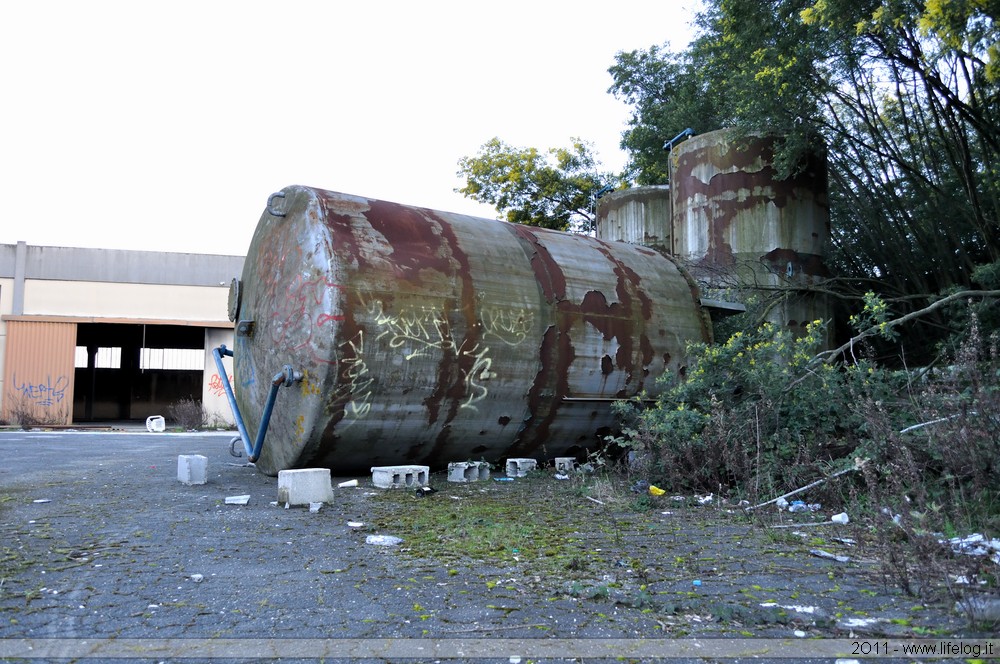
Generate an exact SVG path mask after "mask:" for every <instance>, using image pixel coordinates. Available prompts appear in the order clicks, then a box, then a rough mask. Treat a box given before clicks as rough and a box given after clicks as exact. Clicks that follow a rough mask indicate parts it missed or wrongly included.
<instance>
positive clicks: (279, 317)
mask: <svg viewBox="0 0 1000 664" xmlns="http://www.w3.org/2000/svg"><path fill="white" fill-rule="evenodd" d="M339 288H341V286H339V285H338V284H335V283H333V282H332V281H330V280H329V279H327V278H326V277H323V276H315V277H312V278H305V277H303V276H301V275H298V276H296V278H295V279H293V280H292V282H291V283H290V284H289V285H288V288H287V291H286V292H285V294H284V295H283V296H281V297H278V298H277V299H276V300H275V308H274V313H273V314H272V320H271V325H270V326H269V329H270V332H271V342H272V343H273V344H274V346H275V347H276V348H282V349H288V350H289V351H290V352H291V353H292V354H296V353H298V352H301V351H304V352H306V353H307V354H308V355H309V357H311V358H312V359H313V360H315V361H316V362H319V363H322V364H334V363H335V362H336V360H335V359H332V358H330V357H328V356H327V355H326V354H325V353H324V352H323V349H322V347H321V345H322V343H323V341H324V340H325V339H328V338H329V335H328V334H323V333H322V332H323V327H324V326H326V325H329V324H330V323H335V322H339V321H342V320H343V319H344V317H343V316H342V315H339V314H333V313H330V310H331V309H333V303H332V302H331V301H330V297H329V294H330V292H331V291H332V290H336V289H339ZM293 340H294V341H298V343H294V344H293V343H292V342H293Z"/></svg>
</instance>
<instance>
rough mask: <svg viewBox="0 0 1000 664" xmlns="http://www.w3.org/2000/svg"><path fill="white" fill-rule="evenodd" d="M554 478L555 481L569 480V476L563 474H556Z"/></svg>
mask: <svg viewBox="0 0 1000 664" xmlns="http://www.w3.org/2000/svg"><path fill="white" fill-rule="evenodd" d="M554 477H555V478H556V479H557V480H568V479H569V475H566V474H564V473H556V474H555V475H554Z"/></svg>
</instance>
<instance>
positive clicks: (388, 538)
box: [365, 535, 403, 546]
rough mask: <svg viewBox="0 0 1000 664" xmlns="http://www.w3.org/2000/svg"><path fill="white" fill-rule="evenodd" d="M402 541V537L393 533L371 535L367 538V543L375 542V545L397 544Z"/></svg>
mask: <svg viewBox="0 0 1000 664" xmlns="http://www.w3.org/2000/svg"><path fill="white" fill-rule="evenodd" d="M402 541H403V538H402V537H395V536H393V535H369V536H368V537H366V538H365V544H374V545H375V546H396V545H397V544H399V543H401V542H402Z"/></svg>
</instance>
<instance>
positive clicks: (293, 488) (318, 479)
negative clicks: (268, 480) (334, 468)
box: [278, 468, 333, 505]
mask: <svg viewBox="0 0 1000 664" xmlns="http://www.w3.org/2000/svg"><path fill="white" fill-rule="evenodd" d="M332 502H333V482H332V481H331V480H330V471H329V469H327V468H300V469H297V470H279V471H278V504H279V505H284V504H287V505H308V504H309V503H332Z"/></svg>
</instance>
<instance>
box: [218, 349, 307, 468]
mask: <svg viewBox="0 0 1000 664" xmlns="http://www.w3.org/2000/svg"><path fill="white" fill-rule="evenodd" d="M223 355H225V356H226V357H232V356H233V351H231V350H229V349H228V348H226V345H225V344H222V345H221V346H219V347H218V348H216V349H215V350H213V351H212V356H213V357H214V358H215V366H216V367H218V369H219V376H220V377H221V378H222V387H223V389H224V390H225V392H226V399H228V400H229V408H230V409H232V411H233V417H234V418H235V419H236V428H237V429H238V430H239V432H240V440H242V441H243V448H244V449H245V450H246V453H247V460H248V461H250V463H253V462H254V461H256V460H257V459H259V458H260V450H261V448H262V447H264V437H265V436H266V435H267V426H268V424H270V423H271V412H272V411H273V410H274V402H275V400H276V399H277V398H278V388H279V387H281V386H282V385H285V386H286V387H288V386H291V384H292V383H293V382H297V381H300V380H302V374H301V373H299V372H297V371H294V370H293V369H292V366H291V365H290V364H286V365H285V366H284V367H282V370H281V372H280V373H277V374H275V375H274V378H272V379H271V391H270V392H268V394H267V403H265V404H264V412H263V413H261V417H260V428H259V429H258V430H257V438H256V439H255V440H254V442H253V444H251V443H250V434H249V433H248V432H247V426H246V424H245V423H244V422H243V415H241V414H240V407H239V406H238V405H237V404H236V395H235V394H233V386H232V385H230V384H229V375H228V373H227V372H226V367H225V365H224V364H223V363H222V356H223Z"/></svg>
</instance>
